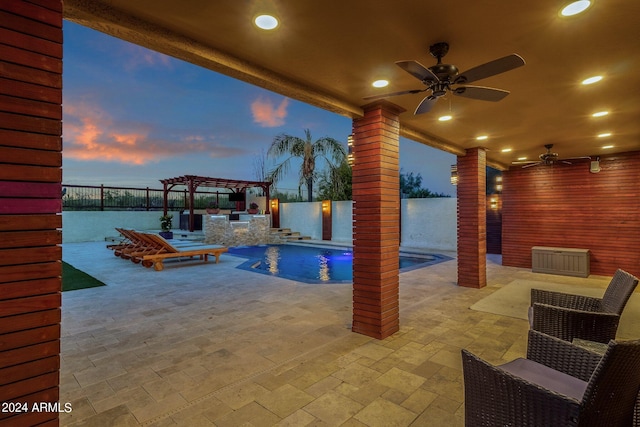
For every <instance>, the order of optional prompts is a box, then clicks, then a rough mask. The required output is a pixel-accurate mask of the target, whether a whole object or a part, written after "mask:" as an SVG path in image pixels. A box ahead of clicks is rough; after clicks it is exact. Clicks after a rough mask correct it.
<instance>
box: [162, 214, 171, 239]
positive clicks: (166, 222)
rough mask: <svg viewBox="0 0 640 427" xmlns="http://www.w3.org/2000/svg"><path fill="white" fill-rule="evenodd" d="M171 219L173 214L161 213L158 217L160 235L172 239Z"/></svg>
mask: <svg viewBox="0 0 640 427" xmlns="http://www.w3.org/2000/svg"><path fill="white" fill-rule="evenodd" d="M172 219H173V215H162V216H161V217H160V228H162V231H161V232H160V235H161V236H162V237H164V238H165V239H173V232H172V231H171V220H172Z"/></svg>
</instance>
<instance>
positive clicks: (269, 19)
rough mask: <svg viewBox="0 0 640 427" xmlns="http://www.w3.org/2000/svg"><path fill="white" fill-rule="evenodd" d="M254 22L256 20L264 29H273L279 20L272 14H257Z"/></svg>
mask: <svg viewBox="0 0 640 427" xmlns="http://www.w3.org/2000/svg"><path fill="white" fill-rule="evenodd" d="M253 22H255V24H256V26H257V27H258V28H262V29H263V30H273V29H274V28H276V27H277V26H278V20H277V19H276V18H275V17H274V16H271V15H260V16H257V17H256V19H254V21H253Z"/></svg>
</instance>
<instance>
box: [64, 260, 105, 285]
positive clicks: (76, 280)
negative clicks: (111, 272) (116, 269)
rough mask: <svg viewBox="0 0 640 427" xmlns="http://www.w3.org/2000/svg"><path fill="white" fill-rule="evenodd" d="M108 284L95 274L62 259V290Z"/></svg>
mask: <svg viewBox="0 0 640 427" xmlns="http://www.w3.org/2000/svg"><path fill="white" fill-rule="evenodd" d="M97 286H106V285H105V284H104V283H102V282H101V281H99V280H98V279H96V278H95V277H93V276H89V275H88V274H87V273H85V272H84V271H81V270H78V269H77V268H75V267H73V266H72V265H69V264H67V263H66V262H64V261H62V292H65V291H75V290H78V289H86V288H95V287H97Z"/></svg>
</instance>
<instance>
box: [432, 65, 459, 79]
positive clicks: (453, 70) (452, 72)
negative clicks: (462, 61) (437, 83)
mask: <svg viewBox="0 0 640 427" xmlns="http://www.w3.org/2000/svg"><path fill="white" fill-rule="evenodd" d="M429 69H430V70H431V71H432V72H433V74H435V75H436V76H438V78H439V79H440V80H441V81H445V80H449V81H453V78H454V77H455V76H457V75H458V67H456V66H455V65H451V64H436V65H433V66H431V67H429Z"/></svg>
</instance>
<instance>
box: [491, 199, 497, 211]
mask: <svg viewBox="0 0 640 427" xmlns="http://www.w3.org/2000/svg"><path fill="white" fill-rule="evenodd" d="M489 207H490V208H491V209H498V199H496V198H495V197H492V198H491V200H489Z"/></svg>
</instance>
